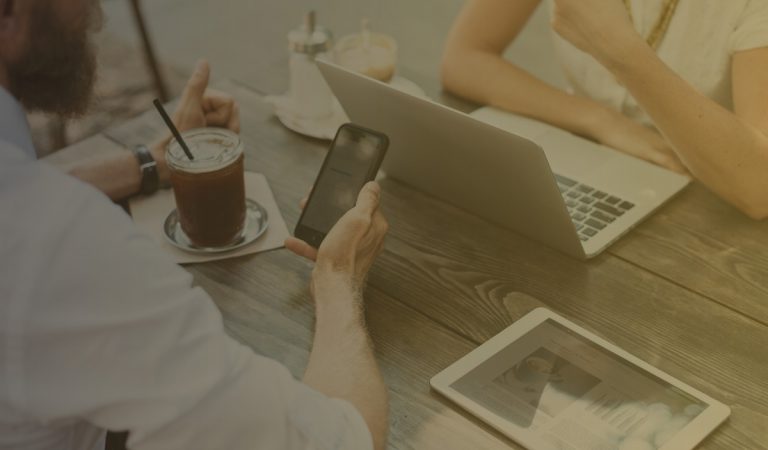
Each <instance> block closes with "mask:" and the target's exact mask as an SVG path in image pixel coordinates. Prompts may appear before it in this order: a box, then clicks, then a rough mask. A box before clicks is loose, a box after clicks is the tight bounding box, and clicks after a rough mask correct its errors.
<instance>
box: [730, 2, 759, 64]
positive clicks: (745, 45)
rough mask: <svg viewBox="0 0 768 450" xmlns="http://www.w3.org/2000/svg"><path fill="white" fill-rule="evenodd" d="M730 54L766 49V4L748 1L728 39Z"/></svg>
mask: <svg viewBox="0 0 768 450" xmlns="http://www.w3.org/2000/svg"><path fill="white" fill-rule="evenodd" d="M730 47H731V53H737V52H740V51H745V50H752V49H756V48H761V47H768V2H767V1H765V0H748V2H747V5H746V7H745V8H744V12H743V13H742V15H741V17H740V18H739V21H738V23H737V25H736V28H735V29H734V31H733V34H732V35H731V39H730Z"/></svg>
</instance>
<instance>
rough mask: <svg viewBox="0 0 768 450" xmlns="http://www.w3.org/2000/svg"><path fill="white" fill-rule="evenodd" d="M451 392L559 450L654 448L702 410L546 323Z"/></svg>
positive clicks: (671, 388)
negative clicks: (559, 449)
mask: <svg viewBox="0 0 768 450" xmlns="http://www.w3.org/2000/svg"><path fill="white" fill-rule="evenodd" d="M451 388H453V389H454V390H456V391H458V392H459V393H461V394H462V395H464V396H465V397H467V398H469V399H471V400H473V401H474V402H476V403H478V404H480V405H482V406H483V407H485V408H487V409H488V410H490V411H492V412H493V413H495V414H496V415H498V416H500V417H502V418H504V419H505V420H507V421H509V422H511V423H513V424H514V425H516V426H518V427H520V428H524V429H526V431H528V432H530V433H532V434H533V435H534V436H535V437H536V438H537V440H540V441H541V442H546V443H548V444H550V445H551V446H552V447H553V448H562V449H589V450H595V449H623V448H633V449H635V448H637V449H658V448H660V447H661V446H663V445H664V443H666V442H668V441H669V440H670V439H671V438H673V437H674V436H675V435H676V434H677V433H678V432H679V431H680V430H682V429H683V428H684V427H685V426H686V425H687V424H689V423H690V422H691V421H692V420H693V419H694V418H696V417H697V416H698V415H699V414H701V413H702V412H703V411H704V410H705V409H706V408H707V407H708V405H707V404H706V403H703V402H701V401H700V400H698V399H696V398H694V397H692V396H690V395H688V394H687V393H685V392H683V391H681V390H680V389H678V388H676V387H675V386H673V385H671V384H669V383H668V382H666V381H664V380H662V379H661V378H658V377H656V376H655V375H653V374H650V373H648V372H647V371H645V370H643V369H642V368H640V367H637V366H635V365H633V364H631V363H629V362H627V361H625V360H623V359H622V358H620V357H619V356H617V355H615V354H613V353H611V352H610V351H608V350H606V349H604V348H602V347H600V346H599V345H596V344H595V343H593V342H591V341H589V340H587V339H586V338H584V337H582V336H580V335H578V334H576V333H575V332H573V331H571V330H569V329H568V328H566V327H564V326H563V325H561V324H559V323H557V322H556V321H554V320H552V319H548V320H546V321H544V322H542V323H541V324H539V325H538V326H536V327H535V328H533V329H532V330H531V331H529V332H528V333H526V334H525V335H523V336H522V337H520V338H519V339H517V340H516V341H515V342H513V343H512V344H510V345H508V346H507V347H505V348H504V349H502V350H501V351H500V352H498V353H496V354H495V355H493V356H492V357H491V358H489V359H487V360H486V361H484V362H483V363H482V364H480V365H479V366H477V367H476V368H474V369H473V370H471V371H470V372H468V373H467V374H466V375H464V376H463V377H461V378H459V379H458V380H457V381H455V382H454V383H453V384H451Z"/></svg>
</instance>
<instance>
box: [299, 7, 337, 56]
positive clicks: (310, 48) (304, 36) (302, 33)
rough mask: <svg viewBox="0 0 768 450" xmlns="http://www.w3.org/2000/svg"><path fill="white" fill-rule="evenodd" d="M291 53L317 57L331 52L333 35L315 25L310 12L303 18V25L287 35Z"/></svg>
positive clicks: (313, 16) (312, 13) (312, 14)
mask: <svg viewBox="0 0 768 450" xmlns="http://www.w3.org/2000/svg"><path fill="white" fill-rule="evenodd" d="M288 44H289V46H290V49H291V51H293V52H297V53H306V54H308V55H317V54H319V53H325V52H328V51H330V50H331V48H332V47H333V34H332V33H331V31H330V30H328V29H327V28H325V27H323V26H320V25H316V19H315V12H314V11H310V12H309V13H308V14H307V15H306V17H305V18H304V24H303V25H302V26H301V27H299V28H297V29H296V30H293V31H291V32H290V33H288Z"/></svg>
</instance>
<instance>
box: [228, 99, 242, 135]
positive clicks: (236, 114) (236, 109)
mask: <svg viewBox="0 0 768 450" xmlns="http://www.w3.org/2000/svg"><path fill="white" fill-rule="evenodd" d="M227 129H229V130H230V131H234V132H235V133H240V106H238V105H237V103H235V106H233V107H232V114H231V115H230V116H229V123H227Z"/></svg>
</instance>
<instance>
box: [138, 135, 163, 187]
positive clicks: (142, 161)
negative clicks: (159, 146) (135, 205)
mask: <svg viewBox="0 0 768 450" xmlns="http://www.w3.org/2000/svg"><path fill="white" fill-rule="evenodd" d="M133 154H134V155H136V159H137V160H138V161H139V170H140V171H141V191H140V192H141V194H143V195H152V194H154V193H155V192H157V190H158V189H159V187H160V175H159V173H158V171H157V161H155V158H153V157H152V153H151V152H150V151H149V148H148V147H147V146H146V145H137V146H136V147H134V148H133Z"/></svg>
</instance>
